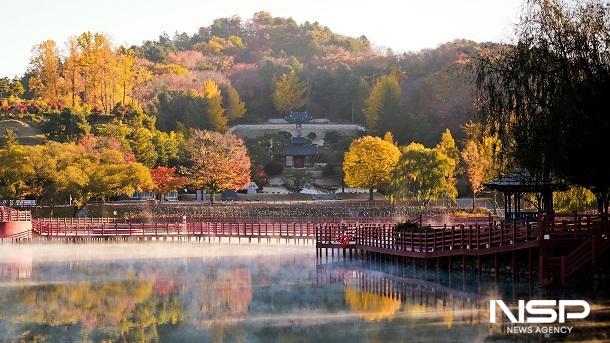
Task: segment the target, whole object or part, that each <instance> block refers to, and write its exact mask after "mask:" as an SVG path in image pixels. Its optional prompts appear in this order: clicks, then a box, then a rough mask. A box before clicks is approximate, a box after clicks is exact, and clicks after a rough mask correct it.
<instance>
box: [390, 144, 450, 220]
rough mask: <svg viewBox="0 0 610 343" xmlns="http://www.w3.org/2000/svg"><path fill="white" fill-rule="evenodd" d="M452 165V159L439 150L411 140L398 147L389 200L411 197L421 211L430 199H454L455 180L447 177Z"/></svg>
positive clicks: (396, 200)
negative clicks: (398, 155) (398, 157)
mask: <svg viewBox="0 0 610 343" xmlns="http://www.w3.org/2000/svg"><path fill="white" fill-rule="evenodd" d="M454 169H455V161H454V160H453V159H452V158H449V157H447V155H445V154H444V153H442V152H441V151H440V150H438V149H436V148H432V149H431V148H426V147H424V146H423V145H421V144H419V143H411V144H409V145H407V146H406V147H404V148H403V149H402V155H401V156H400V159H399V161H398V164H397V165H396V169H395V170H394V172H393V175H392V183H391V185H390V188H389V194H390V200H391V201H392V202H398V201H405V200H415V201H416V202H417V204H418V206H419V207H420V210H421V211H422V212H423V210H424V209H425V208H426V207H428V205H429V204H430V202H431V201H432V200H438V199H440V198H442V197H447V198H451V199H454V198H455V197H456V196H457V190H456V189H455V183H453V182H452V181H451V179H450V178H448V177H447V175H448V174H450V173H452V172H453V170H454Z"/></svg>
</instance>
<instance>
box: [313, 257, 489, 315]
mask: <svg viewBox="0 0 610 343" xmlns="http://www.w3.org/2000/svg"><path fill="white" fill-rule="evenodd" d="M317 281H318V286H331V285H332V284H334V283H342V284H344V285H345V287H346V288H345V291H346V301H347V302H348V304H350V305H351V306H353V307H355V308H353V310H354V311H357V312H359V313H361V314H362V317H363V318H364V319H369V320H379V319H387V318H390V317H392V316H393V313H392V312H391V310H392V309H394V310H396V311H397V310H398V309H397V308H395V305H394V304H400V306H401V308H402V309H403V311H404V312H407V313H410V314H421V313H424V312H438V311H441V312H443V313H444V315H443V316H442V319H443V321H447V323H446V324H448V325H451V323H453V321H460V322H463V323H472V324H474V323H477V324H478V323H486V322H487V319H488V318H487V307H486V306H487V301H488V300H487V299H484V298H483V297H480V296H478V295H476V294H473V293H469V292H466V291H460V290H456V289H452V288H449V287H446V286H443V285H441V284H438V283H434V282H430V281H427V280H423V279H415V278H408V277H400V276H396V275H391V274H387V273H383V272H379V271H372V270H368V269H364V268H359V267H356V266H342V265H338V264H326V265H325V264H322V265H318V267H317ZM384 317H385V318H384Z"/></svg>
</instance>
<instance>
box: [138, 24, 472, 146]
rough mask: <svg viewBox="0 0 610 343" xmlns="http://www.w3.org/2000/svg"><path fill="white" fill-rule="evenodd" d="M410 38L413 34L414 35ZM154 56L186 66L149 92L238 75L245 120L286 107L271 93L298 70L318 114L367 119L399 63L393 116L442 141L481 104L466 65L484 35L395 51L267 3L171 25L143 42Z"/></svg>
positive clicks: (143, 52) (407, 129)
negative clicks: (268, 8) (275, 13)
mask: <svg viewBox="0 0 610 343" xmlns="http://www.w3.org/2000/svg"><path fill="white" fill-rule="evenodd" d="M404 39H409V38H408V35H405V38H404ZM134 48H135V49H136V50H137V51H138V54H139V55H140V56H143V57H144V58H146V59H147V60H149V61H150V62H152V63H159V64H162V65H174V64H175V65H179V66H181V67H184V68H186V69H188V73H186V74H184V75H172V76H171V77H169V78H164V79H163V80H158V81H159V82H158V83H155V87H154V88H153V89H151V90H149V92H148V93H146V94H145V96H146V97H147V98H148V99H151V96H153V97H154V95H155V94H158V93H159V92H160V91H162V90H163V89H174V90H175V89H182V90H186V88H189V87H196V84H197V83H200V82H201V81H202V80H205V79H208V78H213V79H214V80H216V81H217V82H218V83H220V84H224V83H230V84H231V85H232V86H233V87H234V88H235V89H236V90H237V92H238V93H239V95H240V97H241V99H242V100H243V101H244V102H245V103H246V106H247V112H246V114H245V116H244V117H243V119H242V120H243V121H248V122H258V121H261V120H265V119H267V118H270V117H277V116H278V113H277V110H276V108H275V107H274V103H273V101H272V92H273V90H274V83H275V81H276V80H277V79H278V78H279V77H281V75H283V74H284V73H287V72H289V71H290V70H295V71H296V72H297V74H298V76H299V77H300V79H301V80H303V81H305V82H306V84H307V85H308V94H307V99H306V104H305V108H306V109H307V110H308V111H309V112H310V113H311V114H312V115H314V117H327V118H329V119H332V120H334V121H339V122H351V121H352V118H353V120H354V121H355V122H358V123H363V124H364V123H365V118H364V114H363V109H364V108H365V101H366V99H367V97H368V96H369V94H370V90H371V87H372V86H373V85H374V83H375V81H376V80H378V79H379V78H380V77H382V76H384V75H387V74H390V73H391V71H392V68H393V67H395V66H397V67H398V68H400V76H399V77H400V86H401V93H400V108H399V109H398V110H399V111H400V114H399V115H398V116H396V122H394V123H392V124H391V125H389V127H391V128H393V131H394V134H395V136H396V137H397V138H398V139H399V140H400V141H401V142H402V143H408V142H410V141H420V142H423V143H427V144H430V145H432V144H436V140H438V137H439V136H440V133H441V132H442V131H443V130H444V129H445V128H450V129H451V131H453V132H455V134H456V135H457V136H458V137H459V136H460V133H459V132H460V125H461V124H462V123H464V122H465V121H466V120H467V119H468V117H469V116H470V115H471V114H472V101H471V96H470V86H468V85H467V84H466V83H465V82H464V81H463V80H464V77H463V75H462V74H461V72H462V70H463V66H464V64H465V63H466V62H467V61H468V56H469V55H471V54H473V53H476V51H477V50H478V49H479V44H477V43H475V42H472V41H467V40H456V41H453V42H449V43H446V44H443V45H441V46H439V47H437V48H435V49H429V50H423V51H420V52H416V53H406V54H400V55H398V54H393V53H392V52H391V51H378V50H376V49H374V48H373V47H372V43H371V42H369V40H368V39H367V38H366V36H360V37H357V38H355V37H348V36H343V35H339V34H336V33H333V32H332V31H331V29H329V28H328V27H325V26H321V25H320V24H318V23H309V22H305V23H303V24H300V25H299V24H298V23H297V22H295V21H294V20H293V19H291V18H278V17H272V16H271V14H269V13H266V12H260V13H257V14H255V15H254V16H253V18H252V19H250V20H247V21H242V20H240V18H238V17H233V18H222V19H217V20H215V21H214V22H213V24H212V25H210V26H207V27H202V28H200V29H199V31H198V32H197V33H195V34H193V35H188V34H186V33H182V34H176V35H174V37H170V36H168V35H162V36H161V37H159V40H157V41H147V42H145V43H144V44H142V45H141V46H138V47H134Z"/></svg>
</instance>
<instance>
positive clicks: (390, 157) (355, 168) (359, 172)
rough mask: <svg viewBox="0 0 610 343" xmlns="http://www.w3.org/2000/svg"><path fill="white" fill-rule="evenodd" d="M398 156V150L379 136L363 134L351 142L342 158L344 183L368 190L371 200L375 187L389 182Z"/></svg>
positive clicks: (383, 185)
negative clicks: (363, 135)
mask: <svg viewBox="0 0 610 343" xmlns="http://www.w3.org/2000/svg"><path fill="white" fill-rule="evenodd" d="M399 158H400V150H399V149H398V148H397V147H396V146H395V145H394V144H392V143H390V142H388V141H385V140H383V139H381V138H379V137H372V136H365V137H362V138H359V139H357V140H355V141H353V142H352V144H350V146H349V150H348V151H347V152H346V153H345V156H344V159H343V172H344V174H345V183H346V184H347V185H348V186H349V187H362V188H367V189H368V190H369V200H373V191H374V190H375V188H380V187H385V186H387V185H388V184H389V183H390V180H391V176H392V172H393V171H394V168H395V167H396V163H397V162H398V159H399Z"/></svg>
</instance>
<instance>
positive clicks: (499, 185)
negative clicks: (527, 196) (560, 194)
mask: <svg viewBox="0 0 610 343" xmlns="http://www.w3.org/2000/svg"><path fill="white" fill-rule="evenodd" d="M484 185H485V187H487V188H489V189H493V190H497V191H501V192H525V193H537V192H541V191H557V190H565V189H567V188H568V185H567V184H566V183H565V182H564V181H562V180H560V179H558V178H554V177H550V178H539V177H535V176H533V175H531V173H530V172H529V171H528V170H527V169H518V170H516V171H513V172H511V173H507V174H504V175H501V176H500V177H498V178H496V179H493V180H490V181H488V182H486V183H485V184H484Z"/></svg>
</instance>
